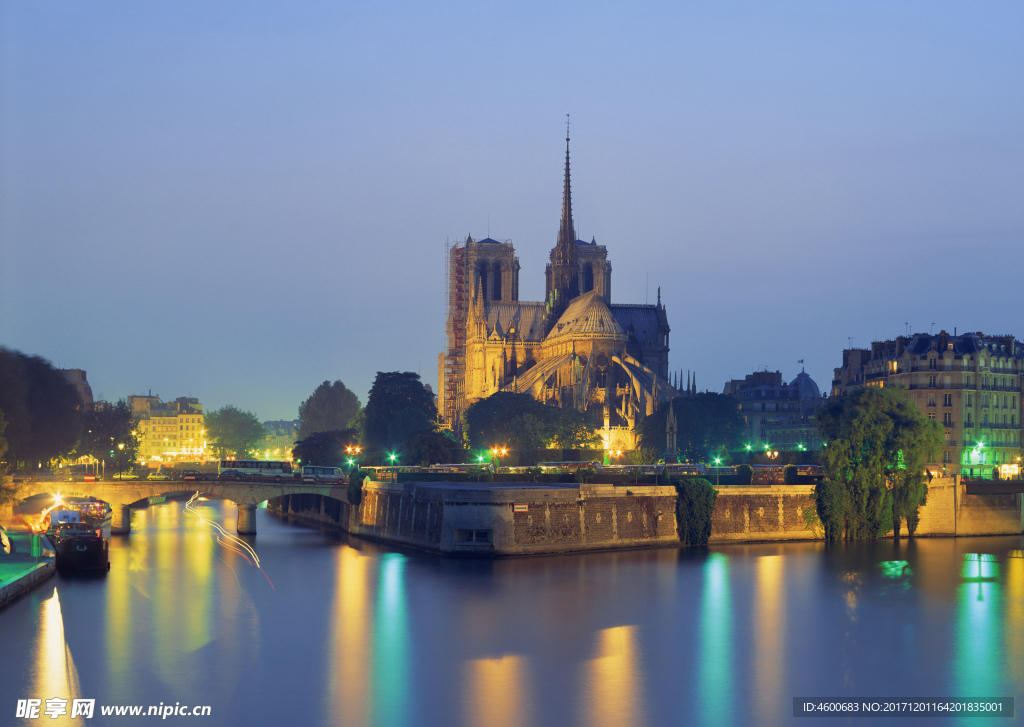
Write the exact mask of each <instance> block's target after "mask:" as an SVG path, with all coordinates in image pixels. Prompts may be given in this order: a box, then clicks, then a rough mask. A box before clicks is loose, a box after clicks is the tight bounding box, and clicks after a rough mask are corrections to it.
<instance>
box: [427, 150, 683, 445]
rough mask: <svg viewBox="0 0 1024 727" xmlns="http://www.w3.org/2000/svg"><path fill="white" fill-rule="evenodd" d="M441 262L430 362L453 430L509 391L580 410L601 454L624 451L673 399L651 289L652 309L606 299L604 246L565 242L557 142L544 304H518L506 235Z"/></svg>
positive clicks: (468, 245)
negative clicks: (443, 301)
mask: <svg viewBox="0 0 1024 727" xmlns="http://www.w3.org/2000/svg"><path fill="white" fill-rule="evenodd" d="M447 257H448V260H447V263H448V268H447V273H448V279H447V287H448V306H447V308H448V310H447V316H446V336H447V348H446V350H445V351H444V352H442V353H441V354H440V355H439V356H438V378H439V381H438V386H439V392H440V395H439V396H438V410H439V414H440V417H441V420H442V422H443V423H444V425H445V426H446V427H448V428H450V429H452V430H458V429H459V428H460V424H461V418H462V414H463V413H464V412H465V410H466V408H467V407H469V406H470V405H471V404H472V403H474V402H475V401H479V400H480V399H483V398H485V397H487V396H490V395H491V394H494V393H496V392H498V391H512V392H519V393H529V394H531V395H532V396H534V398H536V399H538V400H541V401H544V402H546V403H548V404H551V405H553V406H562V407H567V406H572V407H575V408H577V409H579V410H580V411H584V412H587V413H588V414H589V415H590V417H591V421H592V422H593V423H594V427H595V430H599V431H600V433H601V435H602V437H603V439H604V442H605V446H606V447H612V446H619V447H624V448H632V446H633V444H634V443H635V440H634V439H632V434H631V433H632V431H633V430H634V429H635V425H636V421H637V418H638V417H642V416H645V415H647V414H650V413H652V412H653V411H654V408H655V407H656V406H657V404H658V403H659V402H663V401H669V400H670V399H671V398H673V397H674V396H676V395H677V392H676V390H675V389H674V388H673V387H672V386H671V384H670V383H669V381H668V376H669V374H668V352H669V331H670V329H669V325H668V316H667V313H666V311H665V306H664V305H663V304H662V303H661V291H660V290H659V291H658V302H657V303H656V304H655V305H646V304H645V305H639V304H621V303H620V304H616V303H612V302H611V273H612V266H611V263H610V262H609V260H608V250H607V248H606V247H605V246H604V245H598V244H597V242H596V240H594V239H592V240H591V241H590V242H585V241H583V240H578V239H576V231H575V227H574V224H573V218H572V190H571V184H570V174H569V139H568V137H566V150H565V177H564V183H563V190H562V219H561V224H560V226H559V230H558V236H557V241H556V243H555V246H554V247H553V248H552V250H551V253H550V256H549V260H550V262H549V263H548V265H547V267H546V270H545V300H543V301H521V300H519V259H518V258H517V257H516V252H515V248H514V247H513V245H512V242H511V241H509V240H506V241H498V240H493V239H491V238H489V237H488V238H486V239H483V240H474V239H473V238H472V237H471V236H469V237H467V238H466V240H465V241H464V242H458V243H456V244H454V245H453V246H451V247H450V248H449V249H448V250H447Z"/></svg>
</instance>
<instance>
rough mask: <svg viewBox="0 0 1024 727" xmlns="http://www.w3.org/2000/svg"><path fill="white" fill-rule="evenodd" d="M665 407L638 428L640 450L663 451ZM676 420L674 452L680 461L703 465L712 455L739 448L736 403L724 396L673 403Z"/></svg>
mask: <svg viewBox="0 0 1024 727" xmlns="http://www.w3.org/2000/svg"><path fill="white" fill-rule="evenodd" d="M668 410H669V406H668V404H662V405H661V406H659V407H658V408H657V409H656V410H655V411H654V414H652V415H651V416H648V417H644V418H643V419H642V420H641V421H640V424H639V425H638V426H637V435H638V436H639V440H640V445H641V446H642V447H650V448H652V449H656V450H657V451H659V452H664V451H665V444H666V442H665V423H666V420H667V418H668ZM672 411H673V412H674V413H675V417H676V424H677V427H676V448H677V452H678V455H679V457H680V458H682V459H685V460H688V461H691V462H705V461H708V460H709V459H710V458H711V457H712V456H713V455H712V453H719V452H722V451H723V450H726V449H731V448H734V447H736V446H737V445H738V444H739V441H740V437H741V436H742V434H743V419H742V418H741V417H740V413H739V409H738V408H737V407H736V400H735V399H733V398H732V397H731V396H726V395H725V394H714V393H711V392H705V393H702V394H697V395H696V396H683V397H679V398H678V399H674V400H673V401H672Z"/></svg>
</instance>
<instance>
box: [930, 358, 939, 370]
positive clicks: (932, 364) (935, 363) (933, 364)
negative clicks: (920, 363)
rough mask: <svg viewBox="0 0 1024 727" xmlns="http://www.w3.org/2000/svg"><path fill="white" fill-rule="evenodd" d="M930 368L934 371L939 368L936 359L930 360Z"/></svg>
mask: <svg viewBox="0 0 1024 727" xmlns="http://www.w3.org/2000/svg"><path fill="white" fill-rule="evenodd" d="M928 368H930V369H931V370H932V371H934V370H935V369H936V368H937V362H936V360H935V359H934V358H930V359H928Z"/></svg>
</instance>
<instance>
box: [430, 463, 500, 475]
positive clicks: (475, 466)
mask: <svg viewBox="0 0 1024 727" xmlns="http://www.w3.org/2000/svg"><path fill="white" fill-rule="evenodd" d="M423 471H424V472H450V473H468V472H471V473H473V474H476V473H477V472H481V471H485V472H494V465H492V464H491V463H490V462H468V463H457V464H456V463H452V464H432V465H430V466H429V467H425V468H423Z"/></svg>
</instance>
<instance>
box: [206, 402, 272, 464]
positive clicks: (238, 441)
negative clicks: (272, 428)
mask: <svg viewBox="0 0 1024 727" xmlns="http://www.w3.org/2000/svg"><path fill="white" fill-rule="evenodd" d="M206 431H207V433H208V434H209V441H210V446H211V447H212V448H213V451H214V452H215V453H216V455H217V456H218V457H223V456H225V455H229V454H233V455H235V456H237V457H243V458H244V457H248V456H249V451H250V450H252V449H254V448H255V447H256V446H257V445H258V444H259V442H260V441H261V440H262V439H263V436H264V435H265V434H266V430H265V429H264V427H263V424H261V423H260V420H259V419H258V418H257V417H256V415H255V414H253V413H252V412H248V411H242V410H241V409H238V408H237V407H234V406H232V405H230V404H228V405H227V406H224V407H221V408H220V409H217V410H216V411H211V412H210V413H209V414H207V415H206Z"/></svg>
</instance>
